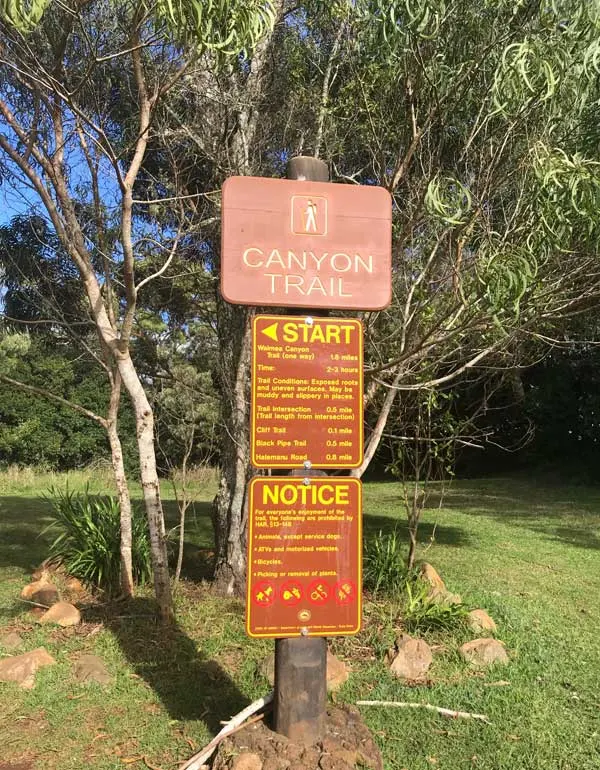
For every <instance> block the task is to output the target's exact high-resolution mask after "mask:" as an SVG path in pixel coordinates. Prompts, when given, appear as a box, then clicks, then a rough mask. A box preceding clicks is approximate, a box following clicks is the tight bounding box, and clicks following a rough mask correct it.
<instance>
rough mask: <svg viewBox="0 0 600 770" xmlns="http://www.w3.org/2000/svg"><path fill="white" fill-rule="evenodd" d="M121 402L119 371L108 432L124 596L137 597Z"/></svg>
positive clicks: (113, 388) (109, 415)
mask: <svg viewBox="0 0 600 770" xmlns="http://www.w3.org/2000/svg"><path fill="white" fill-rule="evenodd" d="M120 403H121V377H120V376H119V373H118V372H115V373H114V375H113V380H112V382H111V391H110V404H109V408H108V415H107V419H106V431H107V433H108V441H109V444H110V457H111V461H112V467H113V473H114V476H115V483H116V485H117V496H118V498H119V510H120V512H121V592H122V594H123V596H125V597H130V596H133V593H134V586H133V559H132V535H131V497H130V495H129V485H128V483H127V476H126V474H125V465H124V464H123V449H122V447H121V439H120V438H119V433H118V429H117V421H118V414H119V404H120Z"/></svg>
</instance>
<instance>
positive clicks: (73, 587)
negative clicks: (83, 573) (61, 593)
mask: <svg viewBox="0 0 600 770" xmlns="http://www.w3.org/2000/svg"><path fill="white" fill-rule="evenodd" d="M65 588H66V589H68V590H69V591H70V592H71V593H73V594H84V593H86V590H85V586H84V585H83V583H82V582H81V580H78V579H77V578H76V577H70V578H67V580H66V581H65Z"/></svg>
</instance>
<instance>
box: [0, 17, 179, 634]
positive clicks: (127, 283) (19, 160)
mask: <svg viewBox="0 0 600 770" xmlns="http://www.w3.org/2000/svg"><path fill="white" fill-rule="evenodd" d="M142 13H143V10H142V9H141V8H140V9H139V14H140V15H139V16H136V19H135V20H134V23H133V33H132V36H131V40H130V42H131V47H132V49H133V50H132V51H131V57H132V63H133V73H134V78H135V82H136V84H137V88H138V99H139V105H138V107H137V116H138V134H137V138H136V139H135V141H134V145H133V148H132V154H131V161H130V163H129V167H128V168H127V171H126V173H125V174H123V171H122V167H121V164H120V163H119V162H118V160H117V158H116V155H115V153H114V152H113V151H112V148H111V145H110V141H109V140H108V138H107V137H106V135H105V134H104V132H103V131H102V130H101V129H100V128H99V127H98V126H96V124H95V123H94V121H93V120H91V119H90V120H88V119H87V117H86V116H85V115H84V114H82V112H81V110H80V108H79V107H78V106H77V105H76V104H75V103H74V102H71V101H70V97H68V96H66V95H65V93H64V92H63V90H62V89H61V86H60V83H57V81H55V80H54V79H48V81H46V82H45V81H44V80H43V78H42V79H40V76H39V75H38V73H36V72H34V73H31V81H30V84H29V85H27V79H26V77H25V75H21V80H22V82H23V83H24V84H25V86H26V87H28V88H29V89H30V90H31V91H32V92H34V93H35V94H36V95H37V96H38V97H39V98H40V99H41V100H42V102H43V104H44V106H45V109H46V111H47V114H48V117H49V120H50V137H51V143H48V142H46V141H44V140H43V139H40V138H38V137H37V136H36V132H37V127H36V126H33V127H32V128H31V130H30V131H29V132H28V131H27V130H26V129H25V128H24V127H23V126H22V125H21V124H20V123H19V121H18V120H17V118H16V117H15V114H14V113H13V112H12V110H11V108H10V106H9V104H8V103H7V102H6V101H4V100H1V99H0V114H1V115H2V117H3V118H4V122H5V126H6V129H7V131H6V132H5V133H3V134H1V135H0V150H1V151H2V152H3V153H4V155H5V157H7V158H8V159H9V160H10V161H11V162H12V164H14V167H15V168H16V169H18V171H19V172H20V174H21V175H22V177H24V178H25V179H26V180H27V182H28V183H29V185H30V186H31V187H32V188H33V189H34V190H35V193H36V194H37V196H38V198H39V199H40V201H41V203H42V204H43V206H44V208H45V209H46V212H47V215H48V217H49V219H50V221H51V222H52V225H53V227H54V229H55V232H56V235H57V237H58V238H59V240H60V242H61V244H62V246H63V248H64V250H65V252H66V253H67V254H68V255H69V257H70V258H71V260H72V261H73V263H74V264H75V266H76V267H77V270H78V272H79V275H80V277H81V280H82V283H83V288H84V291H85V295H86V297H87V299H88V302H89V307H90V314H91V317H92V319H93V321H94V323H95V326H96V330H97V334H98V337H99V341H100V344H101V346H102V347H103V348H105V349H106V350H107V351H109V353H110V356H111V357H112V359H113V360H114V362H115V366H116V369H117V372H118V375H119V377H120V380H121V383H122V385H123V387H124V388H125V390H126V391H127V393H128V395H129V397H130V399H131V402H132V405H133V409H134V413H135V419H136V435H137V444H138V451H139V460H140V475H141V483H142V491H143V497H144V503H145V507H146V513H147V518H148V528H149V534H150V545H151V552H152V566H153V572H154V588H155V593H156V598H157V601H158V605H159V613H160V616H161V619H162V620H163V622H170V621H171V619H172V616H173V603H172V595H171V584H170V579H169V570H168V561H167V547H166V536H165V524H164V516H163V510H162V503H161V498H160V486H159V480H158V472H157V465H156V455H155V449H154V419H153V413H152V408H151V406H150V403H149V401H148V397H147V395H146V393H145V391H144V387H143V385H142V382H141V380H140V377H139V375H138V373H137V371H136V368H135V364H134V362H133V360H132V358H131V352H130V337H131V332H132V327H133V322H134V317H135V310H136V300H137V287H136V286H135V282H134V281H135V272H134V268H135V255H134V249H133V232H132V230H133V228H132V221H133V185H134V183H135V181H136V179H137V177H138V174H139V172H140V169H141V166H142V163H143V160H144V156H145V152H146V148H147V143H148V134H149V131H150V123H151V117H152V108H153V106H154V105H155V103H156V101H157V99H158V98H159V96H160V95H161V93H162V89H159V88H158V87H157V88H156V89H155V91H154V93H153V94H152V95H150V94H149V93H148V90H147V87H146V82H145V75H144V71H143V67H142V59H141V53H140V48H139V46H140V38H139V30H140V28H141V27H142V25H143V18H142ZM65 40H66V36H65ZM59 55H60V52H59ZM28 66H29V65H28V63H26V64H25V67H28ZM57 69H60V68H59V67H58V64H57ZM26 71H27V70H25V73H26ZM40 83H42V85H43V89H44V90H43V91H42V88H41V87H40ZM163 88H164V87H163ZM69 110H72V111H74V112H75V114H77V115H78V116H79V117H80V118H81V120H82V121H87V130H91V131H95V132H96V135H97V136H96V145H97V146H98V145H99V146H102V148H103V152H104V154H105V157H106V158H107V159H108V160H109V162H111V163H112V167H113V171H114V173H115V175H116V179H117V183H118V186H119V189H120V192H121V222H120V224H121V249H122V262H123V282H124V288H125V302H124V309H123V318H122V320H121V322H120V323H117V321H116V319H115V317H114V312H113V310H114V308H113V307H112V305H111V304H110V303H107V299H106V295H105V294H104V293H103V290H102V286H101V284H100V281H99V277H98V272H97V270H96V268H95V266H94V262H93V259H92V254H91V253H90V250H89V247H88V243H87V239H86V235H85V233H84V230H83V225H82V222H81V221H80V219H79V217H78V209H77V206H76V202H75V201H74V199H73V197H72V195H71V190H70V187H69V182H68V168H67V163H66V159H65V147H66V145H67V136H66V124H67V117H66V113H68V112H69ZM9 131H11V132H12V133H13V135H14V139H15V141H14V143H11V141H10V138H9V137H10V135H9V133H8V132H9ZM23 143H24V144H25V146H27V148H28V152H27V153H26V154H25V155H23V154H21V153H20V152H19V145H20V144H23ZM84 152H85V150H84Z"/></svg>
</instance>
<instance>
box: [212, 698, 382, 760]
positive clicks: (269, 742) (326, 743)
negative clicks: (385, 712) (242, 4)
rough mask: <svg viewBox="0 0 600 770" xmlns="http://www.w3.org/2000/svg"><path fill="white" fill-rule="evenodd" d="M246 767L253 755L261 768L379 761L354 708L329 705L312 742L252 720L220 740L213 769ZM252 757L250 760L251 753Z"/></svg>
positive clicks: (370, 738)
mask: <svg viewBox="0 0 600 770" xmlns="http://www.w3.org/2000/svg"><path fill="white" fill-rule="evenodd" d="M244 755H247V759H248V762H247V764H248V767H250V766H251V765H252V761H254V762H255V763H256V764H258V763H257V762H256V759H255V758H256V757H258V758H259V759H260V762H262V764H261V767H262V768H263V770H315V768H320V770H355V768H357V767H359V766H360V767H365V768H370V770H383V761H382V759H381V754H380V753H379V749H378V748H377V746H376V745H375V742H374V741H373V738H372V736H371V733H370V732H369V730H368V728H367V726H366V725H365V723H364V722H363V721H362V717H361V715H360V712H359V711H358V709H356V708H352V707H348V708H344V709H342V708H330V709H328V711H327V726H326V731H325V736H324V737H323V739H322V740H320V741H319V742H318V743H316V744H315V745H314V746H309V747H306V746H302V745H300V744H298V743H294V742H293V741H290V740H288V739H287V738H285V737H284V736H283V735H278V734H277V733H275V732H273V730H271V729H270V728H269V727H267V725H265V724H264V722H256V723H254V724H252V725H249V726H248V727H247V728H245V729H244V730H240V731H239V732H238V733H235V734H234V735H232V736H231V738H227V739H226V740H224V741H223V743H221V744H220V746H219V750H218V752H217V755H216V758H215V761H214V764H213V766H212V767H213V770H234V764H235V765H236V766H237V765H239V767H243V766H244V760H242V757H243V756H244ZM252 755H254V758H253V759H252V760H251V756H252Z"/></svg>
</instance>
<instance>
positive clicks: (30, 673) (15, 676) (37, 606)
mask: <svg viewBox="0 0 600 770" xmlns="http://www.w3.org/2000/svg"><path fill="white" fill-rule="evenodd" d="M33 578H34V579H33V580H32V582H31V583H29V584H28V585H26V586H25V588H23V590H22V591H21V599H23V600H24V601H25V602H28V603H29V604H30V605H31V607H32V611H33V612H34V614H35V615H36V616H37V617H36V619H37V622H38V623H41V624H42V625H47V624H51V625H57V626H62V627H67V626H76V625H78V624H79V623H80V622H81V613H80V612H79V610H78V609H77V607H75V605H74V604H71V603H70V602H66V601H63V600H62V599H61V596H60V593H59V590H58V588H57V587H56V585H55V584H54V583H53V582H52V580H51V579H50V573H49V572H48V571H47V570H46V569H42V570H39V571H37V572H36V573H34V575H33ZM64 585H65V588H66V590H67V591H68V592H69V593H70V594H82V593H84V592H85V589H84V588H83V586H82V585H81V583H80V582H79V580H77V579H76V578H67V579H66V581H65V583H64ZM25 644H26V639H24V638H23V636H22V635H21V634H20V633H18V632H17V631H16V630H12V631H8V632H7V633H5V634H3V635H1V636H0V682H16V683H17V684H18V685H20V686H21V687H23V688H25V689H31V688H32V687H33V686H34V684H35V676H36V673H37V671H38V669H40V668H42V667H44V666H51V665H53V664H55V663H56V660H55V659H54V658H53V657H52V656H51V655H50V654H49V653H48V652H47V650H46V649H45V648H44V647H37V648H36V649H34V650H31V651H29V652H25V653H22V654H21V655H9V656H6V657H2V654H3V653H4V652H12V651H15V650H17V649H18V648H19V647H21V646H22V645H25ZM73 674H74V678H75V680H76V681H77V682H90V681H94V682H98V683H99V684H109V683H110V681H111V676H110V674H109V673H108V671H107V670H106V667H105V665H104V663H103V662H102V660H100V658H97V657H96V656H95V655H82V656H81V657H80V658H79V659H78V660H77V661H76V662H75V664H74V668H73Z"/></svg>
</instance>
